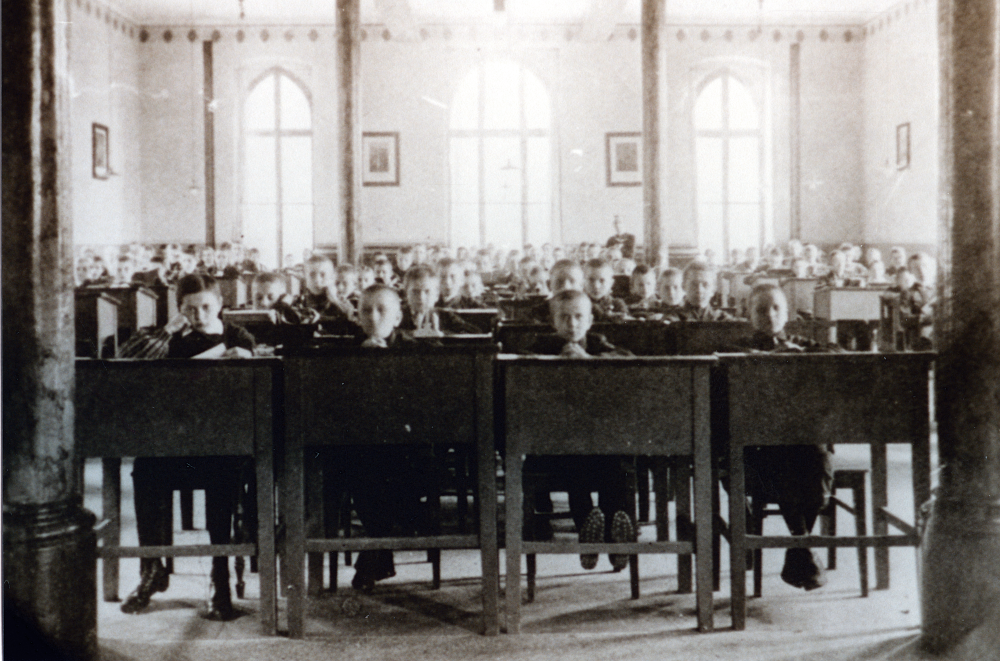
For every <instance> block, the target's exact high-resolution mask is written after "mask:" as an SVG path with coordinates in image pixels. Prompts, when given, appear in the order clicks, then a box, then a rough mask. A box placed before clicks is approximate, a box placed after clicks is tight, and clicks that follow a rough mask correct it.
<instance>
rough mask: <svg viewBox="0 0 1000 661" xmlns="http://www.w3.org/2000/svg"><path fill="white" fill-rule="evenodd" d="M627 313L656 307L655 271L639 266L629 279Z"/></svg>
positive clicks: (626, 300) (642, 265)
mask: <svg viewBox="0 0 1000 661" xmlns="http://www.w3.org/2000/svg"><path fill="white" fill-rule="evenodd" d="M625 303H627V304H628V309H629V312H645V311H648V310H650V309H652V308H654V307H656V271H654V270H653V269H651V268H649V266H647V265H645V264H639V265H638V266H636V267H635V269H634V270H633V271H632V275H631V276H630V277H629V295H628V298H626V299H625Z"/></svg>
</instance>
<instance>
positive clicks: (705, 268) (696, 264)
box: [664, 260, 715, 282]
mask: <svg viewBox="0 0 1000 661" xmlns="http://www.w3.org/2000/svg"><path fill="white" fill-rule="evenodd" d="M665 272H666V271H664V273H665ZM696 272H699V273H707V274H709V275H715V269H714V268H712V267H711V266H709V265H708V264H706V263H705V262H703V261H700V260H695V261H693V262H691V263H690V264H688V265H687V266H686V267H685V268H684V282H687V281H688V280H690V279H691V278H692V277H693V276H694V274H695V273H696Z"/></svg>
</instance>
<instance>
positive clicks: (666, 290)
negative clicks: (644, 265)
mask: <svg viewBox="0 0 1000 661" xmlns="http://www.w3.org/2000/svg"><path fill="white" fill-rule="evenodd" d="M681 280H682V278H681V276H680V275H679V274H678V275H666V276H663V277H662V278H660V282H659V284H658V285H657V288H656V295H657V296H659V297H660V300H662V301H663V302H664V303H666V304H667V305H683V304H684V286H683V285H682V284H681Z"/></svg>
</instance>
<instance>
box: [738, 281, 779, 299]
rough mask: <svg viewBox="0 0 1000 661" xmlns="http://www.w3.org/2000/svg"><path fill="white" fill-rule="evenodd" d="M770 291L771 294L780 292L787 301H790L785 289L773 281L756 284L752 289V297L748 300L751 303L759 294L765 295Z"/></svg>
mask: <svg viewBox="0 0 1000 661" xmlns="http://www.w3.org/2000/svg"><path fill="white" fill-rule="evenodd" d="M768 293H770V294H771V296H774V295H775V294H780V295H781V297H782V298H783V299H784V300H785V302H786V303H787V302H788V296H786V295H785V290H784V289H782V288H781V287H779V286H778V285H776V284H774V283H773V282H762V283H760V284H759V285H754V288H753V289H751V290H750V298H749V299H747V301H748V302H749V303H753V302H754V300H755V299H756V298H757V297H758V296H763V295H764V294H768Z"/></svg>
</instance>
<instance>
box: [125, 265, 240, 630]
mask: <svg viewBox="0 0 1000 661" xmlns="http://www.w3.org/2000/svg"><path fill="white" fill-rule="evenodd" d="M177 300H178V303H179V306H180V310H181V314H182V315H183V318H180V319H175V320H172V321H171V322H170V323H169V324H168V325H167V326H166V328H165V329H164V330H165V331H167V332H169V333H170V335H169V338H170V339H169V342H168V345H167V357H168V358H196V357H221V358H249V357H250V356H252V355H253V351H254V348H255V347H254V339H253V336H251V335H250V334H249V333H248V332H247V331H246V330H244V329H243V328H240V327H239V326H231V325H229V324H223V323H222V320H221V319H220V317H219V313H220V312H221V311H222V295H221V293H220V291H219V285H218V283H217V282H216V280H215V279H214V278H213V277H211V276H206V275H187V276H184V277H183V278H181V279H180V281H179V282H178V283H177ZM243 463H244V459H243V458H241V457H176V458H175V457H136V459H135V462H134V463H133V470H132V483H133V485H134V489H135V518H136V529H137V531H138V535H139V545H140V546H166V545H168V544H170V536H171V535H170V533H171V531H170V520H171V509H172V507H173V492H172V490H173V489H175V488H192V487H193V488H201V489H205V515H206V524H207V525H206V527H207V528H208V535H209V539H210V540H211V543H212V544H228V543H229V540H230V530H231V527H232V517H233V513H234V503H235V499H236V494H237V493H238V491H239V488H240V469H241V467H242V465H243ZM140 572H141V576H142V578H141V581H140V582H139V586H138V587H137V588H136V589H135V590H134V591H133V592H132V593H131V594H130V595H129V596H128V598H126V599H125V603H123V604H122V607H121V610H122V612H123V613H138V612H140V611H142V610H144V609H145V608H146V607H147V606H148V605H149V600H150V598H151V597H152V596H153V594H154V593H155V592H163V591H165V590H166V589H167V588H168V587H169V585H170V575H169V574H168V573H167V570H166V568H165V567H164V566H163V563H162V562H161V560H160V558H143V559H142V560H141V561H140ZM212 588H213V594H212V597H211V600H210V601H209V604H208V607H207V610H206V611H205V612H204V613H203V614H202V615H203V616H204V617H206V618H208V619H213V620H230V619H232V618H233V617H234V616H235V612H234V611H233V604H232V598H231V595H230V591H229V559H228V558H227V557H225V556H222V557H216V558H212Z"/></svg>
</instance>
